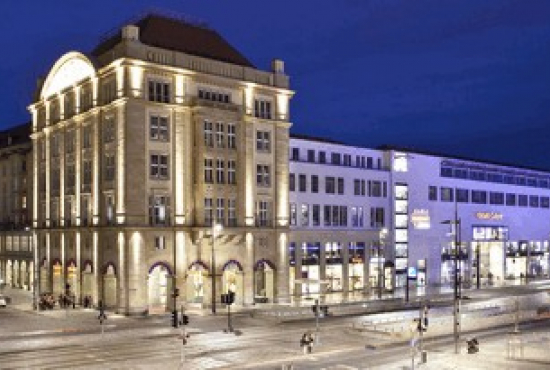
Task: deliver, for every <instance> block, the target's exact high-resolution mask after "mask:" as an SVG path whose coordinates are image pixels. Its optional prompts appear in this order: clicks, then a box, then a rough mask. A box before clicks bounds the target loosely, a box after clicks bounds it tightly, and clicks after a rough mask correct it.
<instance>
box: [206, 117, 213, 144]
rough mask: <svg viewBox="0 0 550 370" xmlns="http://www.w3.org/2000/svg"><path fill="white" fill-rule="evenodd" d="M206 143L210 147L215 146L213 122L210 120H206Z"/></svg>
mask: <svg viewBox="0 0 550 370" xmlns="http://www.w3.org/2000/svg"><path fill="white" fill-rule="evenodd" d="M204 145H205V146H207V147H209V148H212V147H214V132H213V124H212V122H210V121H204Z"/></svg>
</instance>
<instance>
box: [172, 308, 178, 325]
mask: <svg viewBox="0 0 550 370" xmlns="http://www.w3.org/2000/svg"><path fill="white" fill-rule="evenodd" d="M172 327H174V328H177V327H178V311H176V310H174V311H173V312H172Z"/></svg>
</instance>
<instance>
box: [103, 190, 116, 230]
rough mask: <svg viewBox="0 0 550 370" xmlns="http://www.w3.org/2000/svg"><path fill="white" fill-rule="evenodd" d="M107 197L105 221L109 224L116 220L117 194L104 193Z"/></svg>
mask: <svg viewBox="0 0 550 370" xmlns="http://www.w3.org/2000/svg"><path fill="white" fill-rule="evenodd" d="M104 197H105V221H106V222H107V224H108V225H110V224H112V223H113V222H114V220H115V196H114V195H113V194H104Z"/></svg>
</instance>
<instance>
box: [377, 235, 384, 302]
mask: <svg viewBox="0 0 550 370" xmlns="http://www.w3.org/2000/svg"><path fill="white" fill-rule="evenodd" d="M382 247H383V242H382V238H380V240H379V242H378V299H382V278H383V274H382Z"/></svg>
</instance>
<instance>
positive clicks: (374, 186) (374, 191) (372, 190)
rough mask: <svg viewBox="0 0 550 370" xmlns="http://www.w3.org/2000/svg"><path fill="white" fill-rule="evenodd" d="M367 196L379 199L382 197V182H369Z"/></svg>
mask: <svg viewBox="0 0 550 370" xmlns="http://www.w3.org/2000/svg"><path fill="white" fill-rule="evenodd" d="M368 185H369V196H371V197H377V198H379V197H381V196H382V182H381V181H369V183H368Z"/></svg>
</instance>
